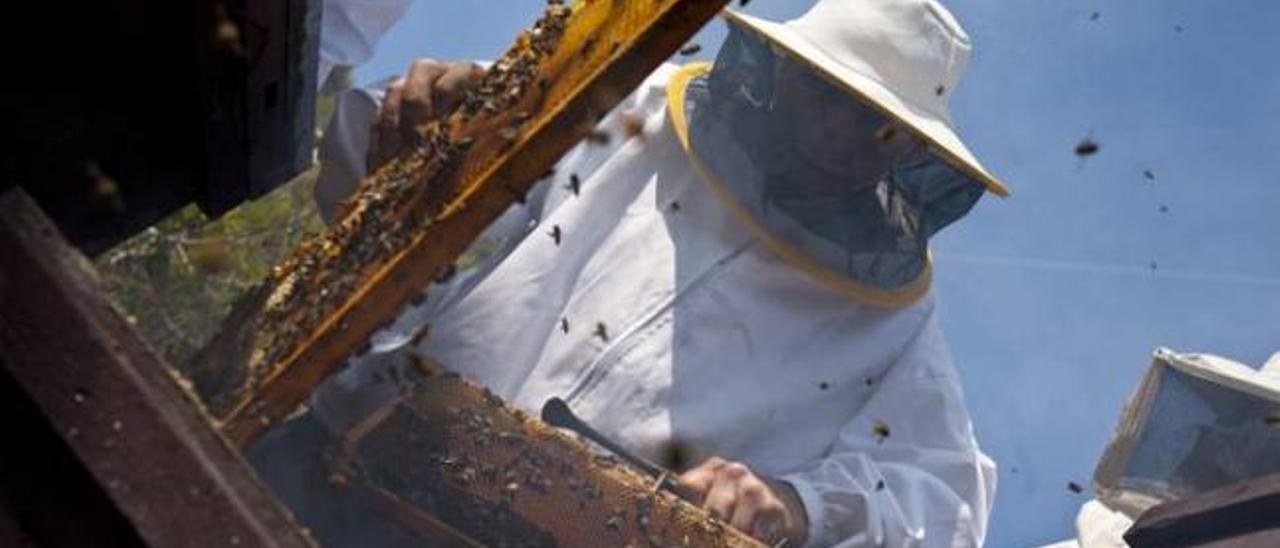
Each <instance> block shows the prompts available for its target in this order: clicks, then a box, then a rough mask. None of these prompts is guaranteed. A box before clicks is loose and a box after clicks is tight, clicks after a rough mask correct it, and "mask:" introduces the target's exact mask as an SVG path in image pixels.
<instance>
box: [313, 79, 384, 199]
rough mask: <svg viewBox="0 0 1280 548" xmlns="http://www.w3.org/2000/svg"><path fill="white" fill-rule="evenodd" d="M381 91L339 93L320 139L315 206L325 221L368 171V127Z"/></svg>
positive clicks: (353, 90) (373, 116)
mask: <svg viewBox="0 0 1280 548" xmlns="http://www.w3.org/2000/svg"><path fill="white" fill-rule="evenodd" d="M381 99H382V92H381V91H380V90H379V91H372V90H365V89H359V88H353V89H349V90H346V91H344V92H342V93H340V94H339V95H338V97H337V98H335V100H334V104H333V117H332V118H330V119H329V126H328V127H326V128H325V130H324V137H323V138H322V139H321V141H320V149H319V152H318V153H319V163H320V175H319V176H318V177H317V178H316V186H315V189H314V190H313V191H312V192H313V193H314V196H315V200H316V209H318V210H319V211H320V218H321V219H324V222H325V223H326V224H332V223H333V221H334V219H335V218H337V216H338V210H339V209H341V205H342V201H343V200H345V199H347V197H348V196H350V195H351V193H352V192H354V191H355V189H356V183H358V182H359V181H360V179H363V178H364V176H365V173H366V171H367V165H366V162H367V160H366V155H367V153H368V150H369V131H370V128H371V127H372V126H373V121H374V118H375V117H376V116H377V114H378V105H379V104H381Z"/></svg>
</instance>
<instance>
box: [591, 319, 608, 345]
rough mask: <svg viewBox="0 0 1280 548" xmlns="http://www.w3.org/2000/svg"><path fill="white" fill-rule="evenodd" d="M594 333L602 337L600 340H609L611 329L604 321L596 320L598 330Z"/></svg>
mask: <svg viewBox="0 0 1280 548" xmlns="http://www.w3.org/2000/svg"><path fill="white" fill-rule="evenodd" d="M593 334H594V335H595V336H597V337H600V340H602V341H604V342H609V329H608V328H607V327H605V325H604V322H596V330H595V332H594V333H593Z"/></svg>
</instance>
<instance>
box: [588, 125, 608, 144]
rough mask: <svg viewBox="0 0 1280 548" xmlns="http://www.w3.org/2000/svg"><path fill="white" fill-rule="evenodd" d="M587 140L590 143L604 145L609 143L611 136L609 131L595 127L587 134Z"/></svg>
mask: <svg viewBox="0 0 1280 548" xmlns="http://www.w3.org/2000/svg"><path fill="white" fill-rule="evenodd" d="M586 140H587V142H588V143H590V144H593V145H601V146H604V145H607V144H609V141H610V138H609V134H608V133H605V132H603V131H600V130H598V129H594V130H591V132H590V133H588V134H587V137H586Z"/></svg>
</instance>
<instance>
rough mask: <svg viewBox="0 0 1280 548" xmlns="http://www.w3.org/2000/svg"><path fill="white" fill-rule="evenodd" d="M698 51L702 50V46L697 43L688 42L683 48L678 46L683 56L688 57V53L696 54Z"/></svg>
mask: <svg viewBox="0 0 1280 548" xmlns="http://www.w3.org/2000/svg"><path fill="white" fill-rule="evenodd" d="M700 51H702V46H700V45H698V44H689V45H687V46H685V47H683V48H680V55H684V56H685V57H688V56H690V55H696V54H697V53H698V52H700Z"/></svg>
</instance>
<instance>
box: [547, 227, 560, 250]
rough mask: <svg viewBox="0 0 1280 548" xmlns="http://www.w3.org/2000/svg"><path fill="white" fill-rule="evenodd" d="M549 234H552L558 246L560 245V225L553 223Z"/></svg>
mask: <svg viewBox="0 0 1280 548" xmlns="http://www.w3.org/2000/svg"><path fill="white" fill-rule="evenodd" d="M547 235H548V236H551V239H552V240H553V241H554V242H555V243H556V245H557V246H558V245H560V225H552V226H551V232H548V233H547Z"/></svg>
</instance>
